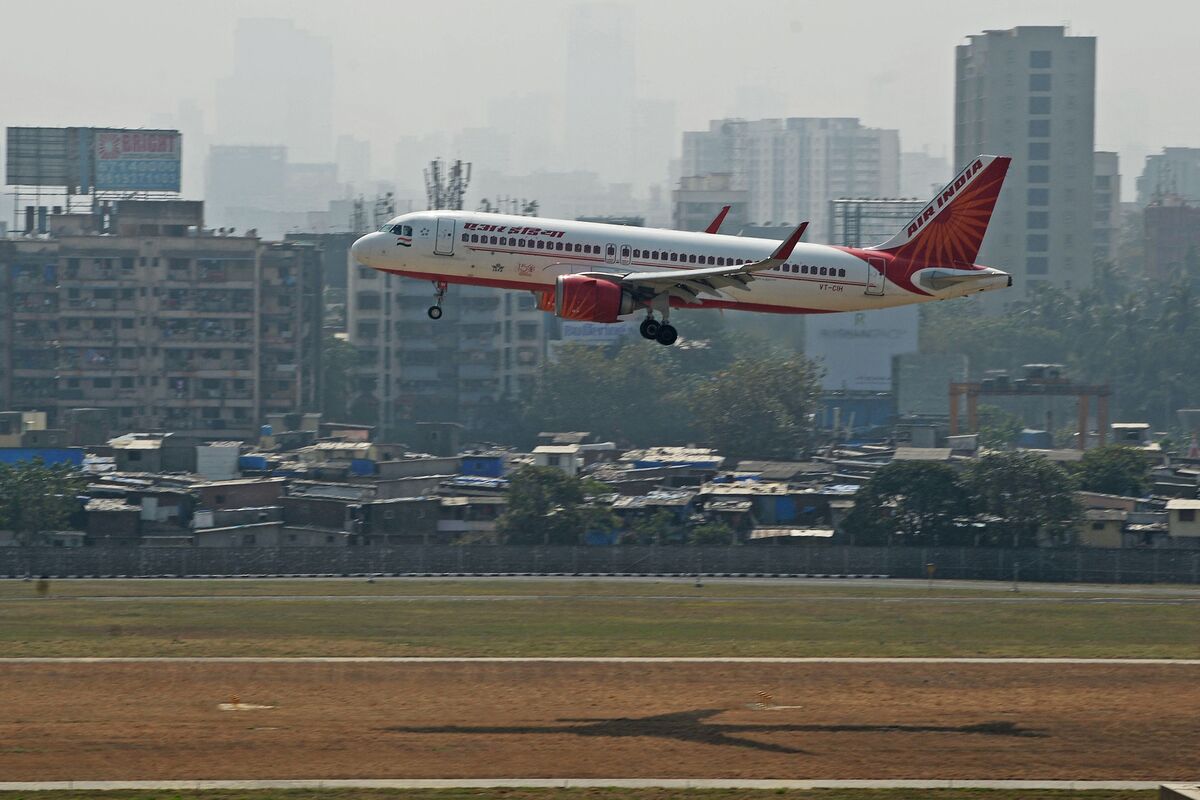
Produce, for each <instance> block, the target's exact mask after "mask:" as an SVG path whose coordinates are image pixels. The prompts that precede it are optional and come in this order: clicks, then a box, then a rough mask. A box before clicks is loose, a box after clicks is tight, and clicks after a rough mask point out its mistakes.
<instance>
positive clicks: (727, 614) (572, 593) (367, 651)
mask: <svg viewBox="0 0 1200 800" xmlns="http://www.w3.org/2000/svg"><path fill="white" fill-rule="evenodd" d="M935 586H936V584H935ZM1117 591H1118V590H1115V589H1114V590H1112V592H1114V593H1115V592H1117ZM1121 591H1122V592H1123V593H1122V594H1112V595H1111V596H1107V595H1106V590H1105V589H1103V588H1102V587H1088V588H1086V589H1084V590H1083V591H1082V592H1081V594H1080V595H1078V596H1076V595H1071V596H1070V597H1064V596H1063V595H1062V594H1061V593H1060V594H1058V595H1051V594H1049V593H1046V592H1042V593H1035V594H1030V593H1021V594H1020V595H1014V594H1012V593H1005V592H1001V591H997V590H996V589H995V588H991V589H987V590H983V591H973V590H970V589H962V588H959V589H955V590H953V591H951V590H947V589H936V588H935V589H933V590H928V589H925V588H923V587H919V586H913V585H908V586H904V587H900V588H895V587H879V586H868V585H855V584H852V583H837V584H830V585H820V586H814V585H812V584H785V583H767V582H763V583H720V582H714V583H707V584H705V585H704V586H703V587H696V586H693V585H692V584H691V583H689V582H686V581H662V582H620V581H528V580H520V581H476V580H466V581H461V580H460V581H377V582H375V583H367V582H366V581H365V580H361V581H296V580H291V581H282V580H266V581H247V580H237V581H200V580H187V581H60V582H56V583H54V584H53V585H52V586H51V588H50V592H49V596H48V597H47V598H39V597H37V596H36V594H35V592H34V585H33V584H30V583H25V582H20V581H6V582H0V614H2V615H3V616H2V619H3V624H0V652H2V653H3V655H5V656H10V657H30V656H127V657H128V656H302V655H303V656H319V655H325V656H720V655H726V656H946V657H953V656H1027V657H1039V656H1043V657H1050V656H1061V657H1067V656H1075V657H1112V658H1141V657H1155V658H1200V607H1198V605H1200V604H1198V603H1197V598H1196V597H1195V595H1194V594H1189V593H1188V592H1187V590H1183V589H1181V590H1179V596H1178V597H1175V596H1172V595H1171V594H1169V593H1168V594H1161V593H1160V594H1155V595H1151V596H1145V597H1142V596H1137V595H1129V594H1125V593H1124V592H1127V591H1128V590H1127V589H1122V590H1121ZM1156 591H1159V592H1161V591H1162V590H1156ZM318 595H319V596H318ZM1101 599H1102V601H1094V600H1101Z"/></svg>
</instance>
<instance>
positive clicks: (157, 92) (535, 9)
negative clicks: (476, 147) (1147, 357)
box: [0, 0, 1200, 199]
mask: <svg viewBox="0 0 1200 800" xmlns="http://www.w3.org/2000/svg"><path fill="white" fill-rule="evenodd" d="M580 5H581V4H579V3H562V2H543V1H537V0H530V1H528V2H513V3H506V4H496V3H489V2H464V1H460V2H447V3H435V4H419V5H418V4H395V3H386V2H353V3H327V2H309V1H308V0H296V1H294V2H278V1H271V0H259V1H254V0H250V1H247V2H236V3H234V2H215V3H202V4H196V3H182V2H143V1H141V0H130V1H129V2H121V3H115V4H114V3H105V4H84V3H76V2H63V1H62V0H57V1H55V2H44V3H38V4H19V5H13V6H12V7H10V8H8V9H7V10H6V27H7V28H8V30H9V31H11V32H19V31H24V32H26V33H25V34H23V35H17V36H11V37H9V39H8V41H7V42H6V46H5V48H4V50H3V52H0V66H2V67H3V68H4V72H5V74H6V75H9V76H14V80H11V81H10V82H9V86H8V87H7V88H6V92H5V101H4V103H3V105H2V107H0V124H3V125H6V126H7V125H95V124H107V125H113V126H121V127H138V126H161V127H182V128H183V129H184V133H185V137H187V139H186V140H185V143H184V153H185V155H184V159H185V167H184V173H185V175H184V193H185V195H186V196H189V197H200V196H201V194H202V191H203V187H202V186H200V185H197V183H198V181H199V178H198V176H199V175H200V174H202V173H201V170H202V168H203V167H202V165H201V164H196V163H194V162H195V160H196V159H202V158H203V151H199V152H198V151H197V149H196V146H197V144H200V145H202V146H204V147H206V146H207V145H209V144H226V143H234V144H245V143H253V144H283V145H288V146H289V147H290V148H291V150H292V152H291V157H292V159H293V160H303V161H310V162H324V161H332V160H333V159H334V156H335V153H334V144H335V142H336V140H337V137H338V136H343V135H349V136H353V137H355V138H357V139H360V140H366V141H369V142H370V177H371V178H372V179H377V180H396V179H397V178H398V177H400V178H401V180H402V182H403V181H404V180H405V178H404V177H403V176H397V175H395V174H394V172H395V170H396V169H397V167H399V168H401V169H411V165H409V164H406V163H403V164H397V159H396V155H395V151H396V148H397V144H398V143H399V142H401V140H403V139H404V138H405V137H428V136H431V135H436V134H441V135H443V136H444V137H445V138H446V143H445V144H444V145H443V146H442V147H440V148H439V150H440V152H438V153H434V154H433V155H443V156H446V157H455V156H459V155H461V156H462V157H464V158H474V159H475V160H476V161H477V162H481V161H483V160H484V158H486V156H488V155H489V153H479V154H471V153H465V152H464V153H457V152H455V150H456V148H455V147H454V143H455V138H454V137H455V135H456V134H457V133H458V132H460V131H463V130H464V129H466V130H470V129H485V130H486V129H490V130H494V131H496V132H498V133H500V134H502V135H503V136H504V137H506V140H507V143H508V147H509V150H510V152H511V153H512V154H513V156H512V158H513V161H514V162H522V161H523V159H522V158H520V157H519V156H520V153H521V144H522V142H523V141H524V142H534V143H537V145H538V147H539V148H540V152H542V153H543V154H544V155H545V157H546V158H545V161H546V163H544V164H541V165H539V166H540V168H542V169H557V170H570V169H575V168H579V167H583V168H591V167H595V166H596V165H597V164H599V165H601V169H602V166H603V163H604V160H605V159H606V158H607V157H608V156H609V154H608V153H586V152H575V151H572V150H569V149H564V148H563V147H562V141H563V129H564V121H563V108H564V107H565V108H567V109H569V108H570V103H569V101H566V102H564V101H565V98H566V93H567V92H568V79H570V80H571V81H575V83H576V85H587V84H590V83H593V82H597V81H602V80H603V78H604V76H605V75H606V74H608V73H617V74H619V73H621V72H623V71H626V70H629V69H630V66H631V64H630V61H629V59H630V58H632V68H633V70H634V72H633V77H634V81H635V94H636V98H637V100H639V101H646V102H649V103H654V104H657V108H656V111H655V114H654V116H653V118H652V120H651V123H650V124H652V125H653V127H654V130H653V131H652V133H653V135H655V136H657V137H660V138H661V140H662V141H664V142H667V143H669V144H670V155H671V156H672V157H678V155H679V139H680V133H681V132H682V131H685V130H699V129H703V128H704V127H705V126H706V125H707V123H708V121H709V120H711V119H718V118H722V117H730V116H740V117H746V118H762V117H791V116H804V117H831V116H842V117H859V118H861V119H862V121H863V124H864V125H867V126H872V127H883V128H897V129H899V131H900V138H901V147H902V149H903V150H904V151H906V152H911V151H921V150H927V151H928V152H929V153H931V154H933V155H936V156H940V157H943V158H947V159H949V158H950V157H951V154H952V136H953V130H952V126H953V102H952V98H953V91H954V88H953V84H954V46H955V45H958V44H961V43H962V42H964V41H965V37H966V36H967V35H969V34H973V33H979V32H982V31H983V30H987V29H992V28H1010V27H1013V26H1016V25H1025V26H1031V25H1062V24H1066V25H1067V26H1068V28H1069V32H1070V33H1071V34H1074V35H1084V36H1096V37H1098V41H1099V45H1098V47H1097V56H1096V59H1097V76H1096V87H1097V88H1096V140H1095V144H1096V149H1098V150H1115V151H1118V152H1119V154H1120V157H1121V164H1122V166H1123V167H1124V171H1125V173H1126V174H1136V173H1137V172H1138V171H1140V164H1141V161H1142V159H1143V157H1144V156H1146V155H1147V154H1150V153H1153V152H1157V151H1158V150H1159V149H1160V148H1161V147H1162V146H1164V145H1172V144H1185V143H1187V142H1188V141H1189V135H1190V134H1191V132H1192V131H1194V130H1196V129H1197V128H1200V106H1198V105H1197V104H1195V103H1190V102H1184V98H1183V97H1182V96H1181V95H1180V94H1179V85H1178V81H1177V78H1178V77H1180V76H1188V75H1195V74H1197V73H1200V52H1198V51H1197V49H1196V48H1195V47H1194V41H1193V34H1194V31H1195V30H1196V29H1197V27H1200V6H1198V5H1196V4H1190V3H1177V2H1176V3H1173V2H1167V1H1166V0H1151V1H1150V2H1145V3H1141V4H1139V5H1138V7H1137V13H1136V14H1133V13H1131V9H1130V7H1129V6H1128V4H1124V3H1117V2H1107V1H1106V2H1088V1H1086V0H1079V1H1076V2H1005V3H993V2H977V1H976V0H971V1H970V2H960V3H941V2H920V1H918V2H906V3H887V2H868V3H859V4H828V3H817V2H769V1H767V0H749V2H742V3H737V4H730V3H728V2H721V1H719V0H697V1H696V2H691V3H688V4H687V7H686V8H687V10H686V18H684V17H681V14H683V13H684V12H682V11H681V7H680V6H678V5H675V4H669V3H640V4H631V5H629V6H628V8H630V9H631V12H632V13H631V16H630V19H631V20H632V37H631V43H632V51H631V52H628V51H624V50H622V49H619V48H618V49H616V50H615V51H614V52H612V53H611V56H612V58H611V60H605V59H604V58H602V57H596V58H589V59H587V63H585V64H582V65H581V64H580V63H579V61H578V60H577V61H576V62H575V63H574V64H570V63H569V59H568V53H567V50H568V43H569V42H570V41H571V39H570V35H569V29H570V21H571V17H572V14H575V13H577V11H578V9H579V6H580ZM263 18H276V19H286V20H290V21H291V22H292V23H294V26H295V28H296V29H298V30H299V31H303V32H305V33H307V34H309V35H310V36H311V37H314V44H315V45H316V46H317V47H318V48H320V47H321V46H323V45H327V47H328V51H329V63H330V64H331V65H332V74H331V76H327V77H330V79H331V84H330V87H329V88H330V93H329V97H328V108H329V109H330V110H331V113H332V118H331V120H330V121H329V136H328V137H325V138H326V139H327V142H328V152H324V153H322V152H310V150H311V148H309V147H306V146H305V145H304V142H305V141H306V139H305V134H304V133H302V132H291V133H289V132H286V131H285V132H283V133H281V136H280V138H279V139H275V140H272V141H254V142H247V141H244V140H243V139H242V137H240V136H238V133H237V125H236V123H231V122H230V121H229V120H228V119H223V118H222V114H224V115H226V116H228V115H229V114H234V115H236V114H237V113H238V111H239V109H238V108H237V106H236V104H235V105H234V106H233V107H232V108H230V107H227V108H226V109H224V110H222V109H219V108H218V92H219V84H220V82H221V81H223V80H228V79H230V77H231V76H234V75H235V63H234V50H235V36H236V32H237V30H238V27H239V25H240V24H243V21H245V20H254V19H263ZM68 21H69V22H70V24H66V23H67V22H68ZM42 34H45V35H42ZM49 42H52V43H53V44H52V46H51V45H50V44H48V43H49ZM597 55H599V54H597ZM278 58H279V59H280V60H274V59H273V58H264V59H263V60H262V61H261V62H257V63H256V64H253V65H250V67H249V69H251V70H252V71H253V70H255V69H259V70H263V71H265V73H266V74H269V75H273V76H276V77H277V78H278V80H279V81H281V82H288V81H289V80H297V81H301V82H302V81H304V80H305V78H306V76H305V69H306V66H307V65H306V64H303V63H293V62H289V61H288V54H286V53H282V54H279V56H278ZM572 69H583V70H585V71H586V72H587V73H588V74H585V75H572V74H571V70H572ZM18 76H19V79H15V78H16V77H18ZM289 76H294V77H289ZM289 96H290V97H295V96H296V94H295V93H294V92H291V93H289ZM314 99H315V100H316V101H317V102H323V101H322V100H321V98H319V97H318V98H314ZM247 102H251V101H249V100H247ZM244 110H245V111H246V112H247V113H250V109H244ZM546 127H549V128H550V130H545V128H546ZM543 143H544V144H545V145H546V146H542V145H543ZM457 149H470V148H466V147H464V148H457ZM424 155H425V154H422V156H424ZM415 163H419V162H415ZM479 166H480V167H481V168H487V167H488V165H487V164H485V163H480V164H479ZM512 166H514V167H517V168H522V167H530V166H531V165H528V164H525V163H513V164H512ZM647 166H649V165H647ZM493 168H497V167H496V166H495V165H493ZM600 177H601V179H602V180H618V179H621V178H624V177H628V176H620V175H615V176H608V175H605V174H603V172H601V175H600ZM667 178H668V165H667V164H666V163H663V164H661V165H659V166H658V168H657V170H656V171H655V173H654V174H649V175H637V176H633V180H634V183H635V185H636V186H637V187H639V191H644V189H645V186H646V185H648V184H653V183H659V184H663V185H664V186H665V185H666V181H667ZM412 179H413V180H415V181H416V182H418V183H419V176H412ZM480 188H481V190H484V191H486V189H485V188H484V187H482V186H481V187H480ZM1133 193H1134V189H1133V182H1132V181H1126V182H1125V184H1124V187H1123V194H1124V198H1125V199H1131V198H1132V197H1133Z"/></svg>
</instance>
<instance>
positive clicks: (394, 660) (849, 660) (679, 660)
mask: <svg viewBox="0 0 1200 800" xmlns="http://www.w3.org/2000/svg"><path fill="white" fill-rule="evenodd" d="M163 663H177V664H478V663H489V664H1097V665H1099V664H1111V665H1128V666H1154V665H1169V666H1188V667H1195V666H1200V658H1052V657H1051V658H1023V657H1013V658H1000V657H996V658H970V657H963V658H955V657H945V658H939V657H926V656H916V657H912V658H901V657H870V656H863V657H829V658H821V657H809V658H805V657H796V658H785V657H779V658H772V657H738V656H730V657H722V656H678V657H675V656H629V657H627V658H623V657H620V656H594V657H593V656H546V657H538V656H529V657H524V658H522V657H514V656H478V657H471V656H431V657H427V658H423V657H420V656H179V657H172V656H111V657H108V656H75V657H72V656H29V657H24V658H23V657H2V658H0V664H163Z"/></svg>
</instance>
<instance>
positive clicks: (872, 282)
mask: <svg viewBox="0 0 1200 800" xmlns="http://www.w3.org/2000/svg"><path fill="white" fill-rule="evenodd" d="M886 275H887V262H886V261H884V260H883V259H882V258H868V259H867V294H873V295H882V294H883V285H884V283H885V281H886Z"/></svg>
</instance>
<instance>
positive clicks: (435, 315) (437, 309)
mask: <svg viewBox="0 0 1200 800" xmlns="http://www.w3.org/2000/svg"><path fill="white" fill-rule="evenodd" d="M425 313H426V314H428V315H429V318H430V319H441V318H442V307H441V306H430V307H429V310H428V311H426V312H425Z"/></svg>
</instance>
